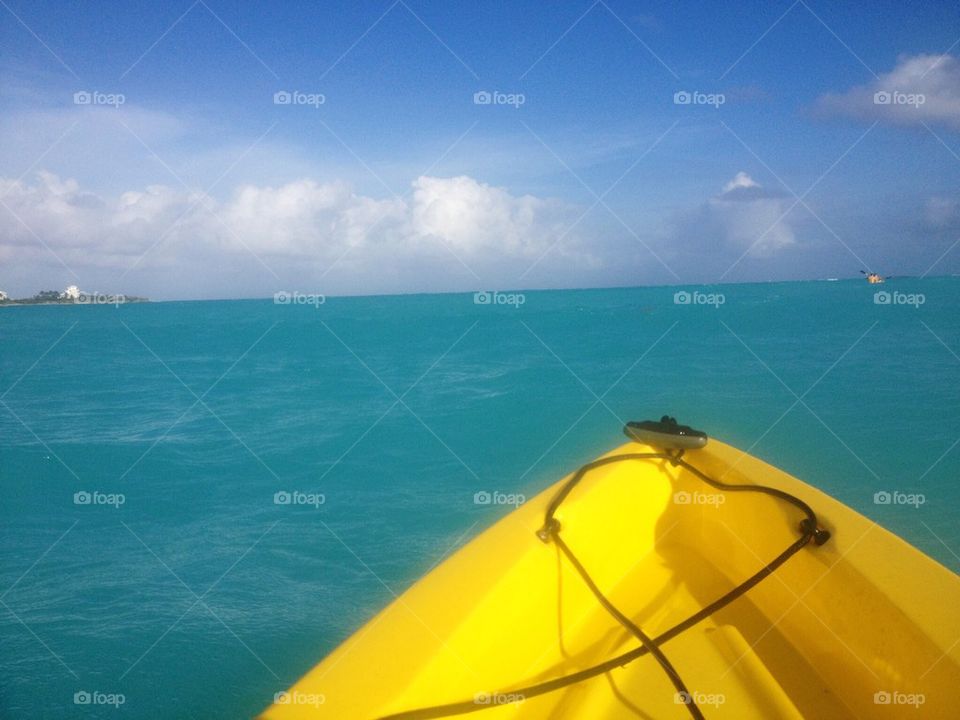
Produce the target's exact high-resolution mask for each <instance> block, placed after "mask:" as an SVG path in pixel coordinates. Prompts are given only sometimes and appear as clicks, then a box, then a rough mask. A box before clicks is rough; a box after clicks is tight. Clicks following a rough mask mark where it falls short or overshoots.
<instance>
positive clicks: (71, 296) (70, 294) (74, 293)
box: [60, 285, 80, 302]
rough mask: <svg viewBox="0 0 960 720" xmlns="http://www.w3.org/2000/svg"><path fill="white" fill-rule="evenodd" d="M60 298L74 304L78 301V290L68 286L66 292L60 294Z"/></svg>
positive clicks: (75, 287)
mask: <svg viewBox="0 0 960 720" xmlns="http://www.w3.org/2000/svg"><path fill="white" fill-rule="evenodd" d="M60 297H62V298H63V299H64V300H73V301H74V302H76V301H77V300H79V299H80V288H78V287H77V286H76V285H70V286H69V287H68V288H67V289H66V290H64V291H63V292H62V293H60Z"/></svg>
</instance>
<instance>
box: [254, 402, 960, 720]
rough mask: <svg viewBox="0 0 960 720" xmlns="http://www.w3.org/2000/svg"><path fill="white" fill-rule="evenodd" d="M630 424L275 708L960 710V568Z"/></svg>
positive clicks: (739, 462) (915, 713)
mask: <svg viewBox="0 0 960 720" xmlns="http://www.w3.org/2000/svg"><path fill="white" fill-rule="evenodd" d="M631 426H632V427H631ZM627 429H628V435H629V436H630V437H631V441H630V442H628V443H626V444H624V445H622V446H621V447H618V448H617V449H615V450H613V451H612V452H610V453H608V454H606V455H604V456H602V457H601V458H599V459H598V460H596V461H594V462H593V463H591V464H589V465H587V466H585V467H584V468H581V469H580V470H579V471H578V472H577V473H574V474H573V475H571V476H569V477H567V478H564V479H562V480H560V481H559V482H558V483H557V484H556V485H554V486H553V487H551V488H549V489H547V490H546V491H544V492H543V493H541V494H540V495H538V496H537V497H535V498H533V499H531V500H529V501H528V502H526V503H525V504H524V505H522V506H520V507H519V508H517V509H516V510H515V511H513V512H512V513H510V514H509V515H507V516H506V517H504V518H503V519H502V520H500V521H499V522H497V523H496V524H495V525H493V526H492V527H490V528H489V529H487V530H486V531H485V532H483V533H482V534H480V535H479V536H478V537H476V538H475V539H474V540H472V541H471V542H470V543H469V544H467V545H466V546H464V547H463V548H462V549H461V550H459V551H458V552H457V553H456V554H455V555H453V556H452V557H450V558H449V559H447V560H446V561H445V562H444V563H442V564H441V565H440V566H438V567H437V568H436V569H434V570H433V571H432V572H430V573H429V574H428V575H427V576H426V577H424V578H422V579H421V580H420V581H418V582H417V583H416V584H415V585H413V587H411V588H410V589H409V590H408V591H407V592H405V593H404V594H403V595H401V596H399V597H398V598H397V599H396V600H395V601H394V602H393V603H391V604H390V605H389V606H388V607H387V608H385V609H384V610H383V611H382V612H380V614H378V615H377V616H376V617H374V618H373V619H372V620H371V621H370V622H369V623H367V625H366V626H364V627H363V628H361V629H360V630H359V631H357V632H356V634H354V635H353V636H352V637H351V638H349V639H348V640H347V641H346V642H344V643H343V644H342V645H341V646H340V647H339V648H337V649H336V650H335V651H334V652H333V653H331V654H330V655H329V656H328V657H327V658H326V659H324V660H323V661H322V662H320V663H319V664H318V665H316V666H315V667H314V668H313V669H312V670H310V671H309V672H308V673H307V674H306V675H305V676H304V677H303V678H301V679H300V680H299V681H298V682H297V683H295V684H294V685H293V686H292V687H290V688H289V689H288V690H286V691H281V692H278V693H277V695H276V696H275V702H274V704H273V705H271V706H270V707H269V708H267V709H266V710H265V711H264V713H263V715H262V717H263V718H270V719H271V720H293V719H294V718H338V719H346V720H375V719H378V718H393V719H394V720H401V719H405V720H413V719H414V718H443V717H469V718H475V719H476V720H503V719H504V718H522V719H524V720H533V719H535V718H536V719H543V720H546V719H548V718H549V719H551V720H555V719H557V718H584V719H585V720H604V719H614V718H631V719H632V720H636V719H637V718H655V719H660V718H689V717H695V718H696V717H706V718H731V719H735V720H748V719H749V718H757V719H762V720H770V719H771V718H831V719H832V718H838V719H842V718H874V717H877V718H888V717H889V718H894V717H908V718H945V719H946V718H957V717H960V577H958V576H957V575H955V574H954V573H952V572H951V571H949V570H948V569H946V568H944V567H943V566H941V565H939V564H938V563H937V562H935V561H934V560H932V559H931V558H929V557H928V556H926V555H924V554H923V553H921V552H920V551H918V550H917V549H915V548H914V547H912V546H910V545H908V544H907V543H906V542H904V541H903V540H901V539H900V538H898V537H897V536H895V535H893V534H891V533H890V532H888V531H886V530H884V529H883V528H882V527H880V526H878V525H877V524H876V523H874V522H872V521H871V520H869V519H867V518H865V517H863V516H862V515H860V514H858V513H856V512H854V511H853V510H851V509H850V508H848V507H846V506H845V505H843V504H841V503H839V502H838V501H836V500H834V499H833V498H831V497H829V496H828V495H825V494H824V493H822V492H820V491H819V490H816V489H815V488H812V487H810V486H809V485H806V484H805V483H803V482H801V481H800V480H797V479H796V478H794V477H791V476H790V475H788V474H786V473H784V472H782V471H781V470H778V469H777V468H774V467H771V466H770V465H767V464H766V463H764V462H763V461H761V460H758V459H757V458H755V457H752V456H750V455H748V454H746V453H744V452H742V451H740V450H737V449H735V448H733V447H730V446H728V445H725V444H723V443H721V442H718V441H716V440H713V439H710V440H709V441H707V438H706V437H705V436H703V437H701V434H699V433H696V431H690V429H689V428H686V429H685V430H684V426H677V425H676V424H675V422H674V421H672V419H669V418H664V419H663V420H662V421H661V422H660V423H638V424H635V423H631V424H630V426H628V428H627ZM687 431H689V432H687ZM864 492H867V489H864Z"/></svg>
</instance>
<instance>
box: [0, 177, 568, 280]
mask: <svg viewBox="0 0 960 720" xmlns="http://www.w3.org/2000/svg"><path fill="white" fill-rule="evenodd" d="M0 197H2V199H3V203H4V205H5V206H6V207H3V206H0V257H2V258H3V260H4V265H5V266H7V265H8V263H9V266H12V267H16V266H17V265H18V264H19V265H20V266H22V268H26V267H27V266H31V265H36V264H37V263H47V264H53V263H55V262H57V261H56V260H55V259H54V257H53V255H54V254H55V255H56V256H58V257H59V259H60V260H62V262H63V263H64V264H65V265H66V266H67V267H69V268H70V269H71V270H73V271H74V272H75V273H78V274H81V275H82V272H83V271H84V270H85V269H88V268H98V269H100V270H103V271H114V273H113V275H114V276H115V277H118V278H121V277H123V276H124V275H125V273H127V272H128V271H130V270H131V269H135V270H136V271H137V272H138V273H144V272H153V273H154V274H155V276H157V277H159V276H165V277H168V278H172V277H176V278H181V279H182V278H184V277H188V276H191V275H192V276H194V277H196V278H197V279H200V278H204V279H205V280H214V279H215V278H216V276H217V275H218V274H229V273H230V272H232V271H233V270H235V265H236V263H237V262H239V260H246V261H249V260H250V258H251V257H252V256H254V257H255V258H256V259H257V260H258V262H259V264H260V265H261V266H264V267H266V268H268V269H270V270H271V271H274V272H275V274H276V275H277V276H278V277H283V276H284V273H285V272H286V271H287V270H291V269H293V270H291V272H294V271H295V272H294V274H295V275H296V276H297V277H298V278H301V279H305V280H306V281H309V280H310V278H313V280H314V281H317V280H318V279H319V278H321V277H323V276H324V275H325V273H326V271H327V270H329V269H330V268H331V267H333V266H334V265H337V267H338V269H339V270H341V271H342V273H343V274H344V275H349V276H350V279H351V282H352V283H353V284H352V285H348V287H352V288H353V290H354V291H357V290H358V288H363V290H365V291H368V292H378V291H386V290H395V289H396V288H395V287H391V286H390V285H389V284H386V285H385V284H384V279H385V277H387V276H390V275H391V274H393V275H396V274H397V273H398V272H400V270H401V269H402V267H404V266H406V267H407V268H408V269H409V270H410V276H411V277H415V276H416V274H417V273H418V272H419V274H420V275H423V274H424V270H425V269H426V268H428V267H437V268H439V267H440V266H442V265H443V263H442V262H441V260H443V261H444V262H445V263H446V267H447V269H448V270H449V268H450V267H453V268H454V269H455V270H456V273H458V274H459V275H460V276H461V278H462V276H463V275H464V271H465V269H466V270H468V271H469V272H468V273H467V274H468V275H469V276H470V277H468V278H466V280H467V282H466V283H465V284H464V287H463V289H468V288H471V287H472V288H473V289H476V287H477V286H478V283H479V282H481V281H482V280H484V279H486V278H485V277H484V276H485V274H488V273H489V274H491V275H493V274H496V275H498V276H500V277H502V275H503V273H502V272H501V271H502V269H503V268H504V267H508V266H510V264H511V263H512V264H513V265H515V266H517V267H521V268H525V267H526V266H527V264H526V263H524V262H523V261H524V260H526V261H527V262H530V261H532V259H535V258H536V257H538V256H539V255H540V254H541V253H543V252H544V251H545V250H546V249H547V248H549V247H551V245H552V244H553V243H554V241H555V240H556V239H557V238H558V237H559V236H560V235H561V233H563V231H564V229H565V228H566V227H568V225H569V224H570V222H571V221H572V219H574V218H575V215H574V214H573V211H574V210H575V208H573V207H572V206H570V205H567V204H565V203H561V202H559V201H554V200H549V199H543V198H538V197H533V196H530V195H523V196H518V195H513V194H511V193H509V192H508V191H506V190H504V189H502V188H498V187H493V186H490V185H487V184H485V183H481V182H479V181H477V180H475V179H473V178H470V177H466V176H460V177H452V178H438V177H426V176H423V177H419V178H417V179H416V180H415V181H414V182H413V183H412V186H411V191H410V193H409V194H408V197H407V198H396V197H391V198H387V199H377V198H372V197H368V196H365V195H361V194H358V193H356V192H354V191H353V190H352V188H351V187H350V186H349V185H348V184H346V183H342V182H330V183H318V182H315V181H313V180H309V179H303V180H297V181H294V182H290V183H287V184H284V185H281V186H277V187H263V186H255V185H244V186H241V187H239V188H237V189H236V190H235V191H234V192H233V194H232V195H231V196H230V197H229V198H228V199H226V200H224V201H217V200H214V199H212V198H210V197H207V196H204V195H201V194H194V193H189V192H184V191H180V190H176V189H171V188H169V187H166V186H161V185H156V186H150V187H147V188H145V189H143V190H135V191H128V192H124V193H121V194H120V195H118V196H114V197H104V196H100V195H97V194H94V193H90V192H86V191H85V190H83V189H82V188H81V187H80V185H79V184H78V183H77V182H76V181H74V180H63V179H61V178H60V177H58V176H56V175H54V174H51V173H47V172H41V173H39V174H37V176H36V177H35V179H34V180H32V181H29V182H24V181H14V180H6V179H0ZM41 240H42V243H41V242H40V241H41ZM44 244H46V246H48V248H49V250H47V249H46V248H44ZM51 251H52V252H51ZM555 252H559V253H564V252H566V253H568V256H569V254H573V255H574V256H576V254H577V252H578V251H577V249H576V243H575V240H574V241H573V242H569V241H565V242H564V243H563V247H561V248H558V249H557V250H556V251H555ZM583 257H587V256H586V255H583ZM458 261H459V262H458ZM9 266H8V267H9ZM260 270H261V271H262V270H263V267H261V268H260ZM521 271H522V270H521ZM426 275H427V276H428V277H427V278H426V279H424V278H423V277H421V278H420V283H419V285H420V286H419V287H416V288H414V289H438V287H439V288H442V289H449V288H447V287H444V286H442V285H440V286H435V287H431V286H430V282H431V278H430V277H429V276H430V275H431V273H430V272H428V273H426ZM97 277H98V278H103V277H107V278H109V277H110V273H107V272H104V273H100V274H98V275H97ZM491 282H492V279H491ZM88 284H89V283H88ZM104 289H114V288H104ZM408 289H409V288H408ZM184 294H188V295H189V290H185V292H184Z"/></svg>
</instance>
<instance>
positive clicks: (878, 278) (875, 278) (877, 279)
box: [860, 270, 886, 285]
mask: <svg viewBox="0 0 960 720" xmlns="http://www.w3.org/2000/svg"><path fill="white" fill-rule="evenodd" d="M860 273H861V274H862V275H865V276H866V278H867V282H868V283H870V284H871V285H879V284H880V283H882V282H884V281H885V280H886V278H885V277H883V276H882V275H878V274H877V273H875V272H867V271H866V270H861V271H860Z"/></svg>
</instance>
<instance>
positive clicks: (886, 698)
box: [873, 690, 891, 705]
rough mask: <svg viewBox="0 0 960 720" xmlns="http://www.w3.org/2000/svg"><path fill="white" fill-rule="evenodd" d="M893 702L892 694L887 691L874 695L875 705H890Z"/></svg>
mask: <svg viewBox="0 0 960 720" xmlns="http://www.w3.org/2000/svg"><path fill="white" fill-rule="evenodd" d="M890 700H891V696H890V693H888V692H887V691H886V690H880V691H879V692H875V693H874V694H873V702H874V704H875V705H889V704H890Z"/></svg>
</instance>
